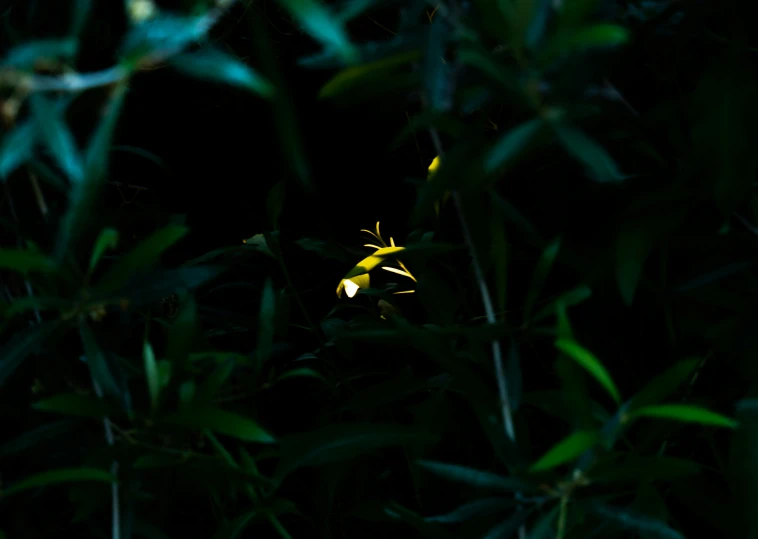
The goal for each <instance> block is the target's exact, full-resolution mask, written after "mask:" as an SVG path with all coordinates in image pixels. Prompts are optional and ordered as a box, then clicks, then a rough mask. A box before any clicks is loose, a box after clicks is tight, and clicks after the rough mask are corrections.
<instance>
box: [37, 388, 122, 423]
mask: <svg viewBox="0 0 758 539" xmlns="http://www.w3.org/2000/svg"><path fill="white" fill-rule="evenodd" d="M32 408H34V409H35V410H41V411H44V412H54V413H57V414H64V415H74V416H81V417H97V418H102V417H106V416H109V415H112V413H113V410H112V409H111V408H110V407H109V406H108V405H107V404H106V403H105V402H103V401H102V400H100V399H98V398H96V397H85V396H84V395H77V394H76V393H63V394H61V395H55V396H53V397H49V398H47V399H43V400H41V401H37V402H35V403H34V404H32Z"/></svg>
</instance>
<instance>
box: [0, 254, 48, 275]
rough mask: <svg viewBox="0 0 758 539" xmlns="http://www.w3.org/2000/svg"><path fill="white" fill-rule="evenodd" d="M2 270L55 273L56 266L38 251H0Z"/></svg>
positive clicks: (0, 267)
mask: <svg viewBox="0 0 758 539" xmlns="http://www.w3.org/2000/svg"><path fill="white" fill-rule="evenodd" d="M0 269H7V270H12V271H17V272H19V273H30V272H36V271H38V272H50V271H55V269H56V266H55V264H54V263H53V261H52V260H50V259H49V258H48V257H47V256H45V255H43V254H42V253H39V252H36V251H22V250H20V249H0Z"/></svg>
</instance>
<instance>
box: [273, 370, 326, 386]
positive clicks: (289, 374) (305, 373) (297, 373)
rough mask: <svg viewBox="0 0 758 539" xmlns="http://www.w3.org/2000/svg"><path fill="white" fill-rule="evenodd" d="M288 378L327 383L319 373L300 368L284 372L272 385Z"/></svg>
mask: <svg viewBox="0 0 758 539" xmlns="http://www.w3.org/2000/svg"><path fill="white" fill-rule="evenodd" d="M288 378H315V379H317V380H321V381H322V382H327V379H326V378H324V375H323V374H321V373H320V372H318V371H315V370H313V369H308V368H300V369H291V370H288V371H286V372H284V373H283V374H281V375H279V376H277V378H276V380H274V382H273V383H277V382H281V381H282V380H286V379H288Z"/></svg>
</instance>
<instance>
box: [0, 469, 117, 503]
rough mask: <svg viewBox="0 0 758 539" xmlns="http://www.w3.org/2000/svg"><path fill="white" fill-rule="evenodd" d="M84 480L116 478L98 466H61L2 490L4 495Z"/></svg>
mask: <svg viewBox="0 0 758 539" xmlns="http://www.w3.org/2000/svg"><path fill="white" fill-rule="evenodd" d="M82 481H100V482H105V483H113V482H114V481H115V478H114V477H113V475H111V474H110V473H109V472H106V471H104V470H98V469H97V468H61V469H59V470H51V471H49V472H42V473H39V474H36V475H33V476H31V477H28V478H26V479H24V480H22V481H19V482H17V483H14V484H12V485H11V486H10V487H8V488H6V489H5V490H3V491H2V494H3V497H8V496H10V495H11V494H16V493H17V492H22V491H24V490H29V489H33V488H40V487H47V486H50V485H57V484H60V483H79V482H82Z"/></svg>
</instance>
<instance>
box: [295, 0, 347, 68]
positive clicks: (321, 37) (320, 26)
mask: <svg viewBox="0 0 758 539" xmlns="http://www.w3.org/2000/svg"><path fill="white" fill-rule="evenodd" d="M282 4H284V7H286V8H287V10H289V12H290V13H292V16H293V17H295V19H297V21H298V22H299V23H300V25H301V26H302V27H303V29H304V30H305V31H306V32H308V33H309V34H310V35H311V36H312V37H313V38H314V39H316V40H317V41H319V42H321V44H322V45H323V46H324V47H325V48H327V49H333V50H336V51H339V53H340V55H341V56H342V58H343V59H344V61H345V62H347V63H350V62H353V61H355V60H356V59H357V57H358V53H357V51H356V49H355V47H354V46H353V44H352V43H350V38H349V37H348V35H347V32H346V30H345V28H344V26H343V25H342V22H341V21H340V19H339V18H338V17H336V16H334V15H332V14H331V13H330V12H329V10H328V9H327V8H326V7H325V6H324V5H323V4H322V3H321V2H319V1H318V0H282Z"/></svg>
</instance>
